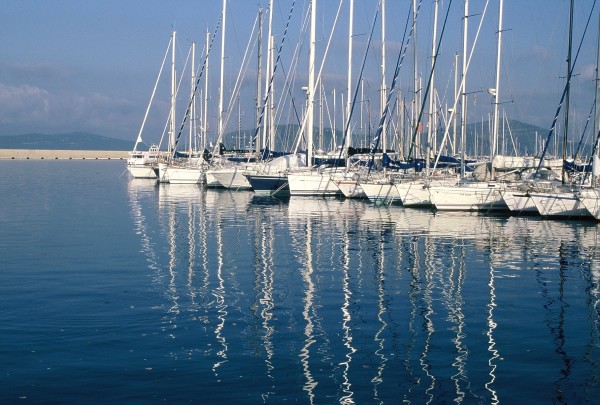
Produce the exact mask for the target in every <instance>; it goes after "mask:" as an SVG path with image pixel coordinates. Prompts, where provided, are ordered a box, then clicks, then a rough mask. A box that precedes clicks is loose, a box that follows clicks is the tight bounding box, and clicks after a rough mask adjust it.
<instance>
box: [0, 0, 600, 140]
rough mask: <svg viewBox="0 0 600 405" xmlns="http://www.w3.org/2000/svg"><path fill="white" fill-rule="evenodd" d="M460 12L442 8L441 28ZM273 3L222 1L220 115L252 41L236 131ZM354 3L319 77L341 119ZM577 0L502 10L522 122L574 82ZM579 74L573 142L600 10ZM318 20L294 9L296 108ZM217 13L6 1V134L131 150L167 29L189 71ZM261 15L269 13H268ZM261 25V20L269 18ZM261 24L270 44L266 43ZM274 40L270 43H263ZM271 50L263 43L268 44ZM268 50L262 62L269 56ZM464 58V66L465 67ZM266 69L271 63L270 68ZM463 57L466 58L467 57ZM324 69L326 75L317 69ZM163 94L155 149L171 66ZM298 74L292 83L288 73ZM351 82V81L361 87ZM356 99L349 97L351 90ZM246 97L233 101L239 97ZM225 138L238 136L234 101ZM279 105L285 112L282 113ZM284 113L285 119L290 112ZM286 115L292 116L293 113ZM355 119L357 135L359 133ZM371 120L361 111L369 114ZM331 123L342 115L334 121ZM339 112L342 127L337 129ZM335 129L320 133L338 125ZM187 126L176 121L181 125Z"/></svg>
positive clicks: (392, 46) (455, 40)
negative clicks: (123, 145)
mask: <svg viewBox="0 0 600 405" xmlns="http://www.w3.org/2000/svg"><path fill="white" fill-rule="evenodd" d="M377 3H378V1H376V0H355V6H354V9H355V19H354V34H355V36H354V46H353V76H354V80H355V81H356V77H357V75H358V72H359V68H360V65H361V62H362V59H363V57H364V54H365V49H366V41H367V37H368V36H367V34H368V32H369V30H370V25H371V22H372V21H373V17H374V13H375V10H376V8H377ZM450 3H451V2H450V1H449V0H440V2H439V17H438V18H439V28H438V36H439V33H440V31H441V26H442V23H443V21H444V16H445V13H446V10H447V8H448V6H449V4H450ZM592 3H593V0H576V10H575V17H574V23H575V29H574V35H573V43H574V46H573V57H574V55H575V52H576V50H577V47H578V46H579V41H580V40H581V36H582V32H583V28H584V24H585V22H586V20H587V18H588V14H589V12H590V9H591V6H592ZM259 4H262V6H263V9H265V10H266V9H267V6H268V1H266V0H229V1H228V3H227V20H226V24H227V25H226V39H227V41H226V42H227V45H226V50H225V85H224V94H225V101H224V105H225V108H227V106H228V105H229V103H230V99H231V94H232V91H233V87H234V84H235V82H236V77H237V75H238V71H239V70H240V66H242V58H243V55H244V51H245V49H246V46H247V44H248V43H249V38H252V39H253V41H251V42H250V48H251V50H253V54H252V56H251V59H250V62H249V64H248V68H247V70H246V73H245V75H244V85H243V86H242V88H241V91H240V93H239V95H238V96H239V100H240V103H239V109H240V110H241V121H242V124H241V126H242V127H243V128H250V127H252V125H253V124H252V123H253V122H254V108H253V103H254V99H255V97H256V56H255V54H256V50H255V49H256V48H255V45H254V44H255V41H254V39H255V38H256V36H255V35H254V36H251V32H252V29H253V25H254V22H255V19H256V15H257V12H258V6H259ZM411 4H412V0H387V1H386V44H387V45H386V79H387V82H388V86H389V83H390V82H391V79H392V74H393V70H394V67H395V63H396V60H397V57H398V51H399V44H400V41H401V39H402V35H403V31H404V26H405V22H406V18H407V15H408V12H409V8H410V6H411ZM433 4H434V1H433V0H423V1H422V5H421V10H420V12H419V16H418V22H417V34H416V36H417V44H418V46H417V51H416V54H417V70H418V73H419V76H420V77H421V80H422V84H423V86H424V85H425V83H426V81H427V78H428V76H429V66H430V64H431V38H432V19H433ZM291 5H292V0H275V7H274V16H273V34H274V35H275V41H276V46H277V47H279V46H280V44H281V39H282V35H283V29H284V25H285V21H286V20H287V18H288V13H289V11H290V7H291ZM348 5H349V0H345V1H343V3H342V6H341V12H340V15H339V20H338V22H337V25H336V27H335V31H334V34H333V40H332V46H331V49H330V50H329V53H328V55H327V58H326V59H325V61H326V62H325V66H324V68H323V86H324V94H325V96H326V98H327V105H328V106H329V109H330V110H332V109H333V93H334V90H335V93H336V100H337V107H338V110H339V109H340V105H341V97H342V94H343V97H344V98H346V97H347V95H346V80H347V79H346V73H347V58H348V56H347V55H348V53H347V42H348V41H347V36H348V26H349V24H348V8H349V7H348ZM484 5H485V1H484V0H470V2H469V8H470V10H469V14H471V17H470V18H469V19H468V20H469V26H468V29H469V35H468V38H469V46H472V44H473V42H474V39H475V34H476V32H477V28H478V25H479V22H480V19H481V17H482V12H483V9H484ZM338 6H339V2H338V1H337V0H321V1H319V3H318V5H317V9H318V13H317V14H318V18H317V20H318V28H317V40H318V42H317V54H318V56H317V61H319V63H320V62H321V61H322V60H323V55H324V51H325V46H326V44H327V40H328V37H329V35H330V32H331V29H332V27H333V25H334V18H335V15H336V11H337V9H338ZM463 7H464V0H453V1H452V3H451V8H450V13H449V17H448V21H447V28H446V32H445V34H444V37H443V39H442V45H441V52H440V56H439V60H438V68H437V69H436V83H435V88H436V89H437V94H438V97H439V99H440V100H441V103H442V105H445V104H448V105H451V104H452V101H453V96H452V94H453V92H454V68H453V62H454V55H455V54H456V53H459V54H461V53H462V29H463V28H462V15H463V12H464V11H463ZM568 8H569V1H568V0H505V1H504V29H505V31H504V33H503V44H502V69H501V72H502V79H501V84H500V101H501V102H502V107H503V109H505V111H506V114H507V115H508V116H509V117H510V118H513V119H517V120H520V121H524V122H528V123H532V124H536V125H540V126H542V127H545V128H548V127H549V126H550V124H551V122H552V118H553V116H554V113H555V110H556V107H557V105H558V101H559V99H560V95H561V93H562V89H563V86H564V76H565V74H566V62H565V61H566V55H567V43H568ZM599 8H600V6H599V7H596V10H594V13H593V16H592V19H591V23H590V28H589V31H588V33H587V37H586V39H585V42H584V44H583V47H582V51H581V55H580V57H579V60H578V61H577V66H576V68H575V74H576V76H575V78H574V80H573V90H572V99H571V106H572V108H571V111H572V116H571V123H572V125H573V128H574V131H577V130H578V129H577V128H581V127H583V125H584V121H585V118H586V117H587V114H588V112H589V110H590V108H591V105H592V102H593V89H594V82H593V79H594V74H595V64H596V62H595V60H596V47H597V37H598V25H599V23H598V20H599V18H598V9H599ZM308 9H309V1H308V0H297V1H296V4H295V8H294V11H293V14H292V20H291V23H290V28H289V33H288V37H287V38H286V41H285V43H284V46H283V50H282V54H281V62H282V65H281V66H283V68H278V69H279V70H278V76H277V79H276V82H275V91H276V94H277V95H276V100H279V99H280V97H281V96H280V94H281V90H282V88H283V86H284V85H283V83H284V79H283V76H282V73H283V70H284V69H285V72H286V73H287V74H288V75H289V77H294V78H295V80H294V81H293V82H290V86H291V87H290V93H291V94H293V95H294V96H295V103H296V107H297V108H298V109H301V108H302V104H303V102H304V98H303V96H302V93H301V90H300V89H301V87H302V86H305V85H306V77H307V75H306V71H307V63H308V57H307V49H308V36H307V33H306V32H303V31H302V22H303V21H304V20H305V16H306V14H307V10H308ZM220 12H221V1H220V0H210V1H209V0H179V1H164V0H144V1H133V0H103V1H84V0H53V1H42V0H2V1H1V2H0V55H1V56H0V134H19V133H27V132H41V133H57V132H71V131H86V132H93V133H97V134H101V135H106V136H111V137H115V138H120V139H131V140H132V142H133V141H134V140H135V137H136V135H137V132H138V131H139V128H140V125H141V122H142V119H143V116H144V111H145V109H146V106H147V103H148V101H149V98H150V94H151V92H152V88H153V86H154V81H155V79H156V76H157V74H158V71H159V68H160V64H161V61H162V59H163V56H164V54H165V51H166V49H167V45H168V42H169V38H170V35H171V31H172V30H173V29H175V30H176V31H177V39H178V40H177V47H176V52H177V62H176V64H177V67H178V73H181V72H182V70H183V65H184V62H185V58H186V56H187V54H188V50H189V47H190V43H191V41H196V42H197V44H198V45H197V53H196V63H197V64H201V63H202V61H203V55H204V42H205V37H206V34H205V33H206V31H207V30H209V31H210V32H211V33H212V32H213V30H214V29H215V27H216V24H217V21H218V19H219V15H220ZM265 17H266V16H265ZM265 20H266V18H265ZM266 25H267V23H266V21H265V26H264V36H265V38H266V31H267V29H266ZM497 28H498V0H490V2H489V6H488V9H487V11H486V15H485V18H484V20H483V25H482V29H481V33H480V34H479V38H478V42H477V45H476V47H475V51H474V56H473V61H472V62H471V66H470V68H469V75H468V85H467V87H468V88H467V91H468V92H470V93H471V95H470V97H469V121H479V120H481V118H482V117H484V119H487V114H488V113H489V112H490V110H491V98H490V96H489V95H488V94H487V92H486V89H488V88H491V87H494V77H495V61H496V43H497V39H496V38H497V36H496V31H497ZM220 41H221V32H219V33H218V34H217V36H216V38H215V43H214V45H213V49H212V51H211V54H210V59H209V78H210V104H209V127H210V129H211V130H212V131H214V129H215V128H216V126H217V123H216V120H217V118H216V117H217V99H218V91H219V88H218V87H219V75H218V73H219V63H220V52H221V50H220ZM265 41H266V39H265ZM298 44H301V47H300V49H299V51H298V52H300V56H299V61H298V66H297V68H296V69H292V68H291V66H290V65H291V63H292V61H293V54H294V52H295V50H296V46H297V45H298ZM264 48H266V45H265V47H264ZM265 53H266V51H265ZM381 54H382V51H381V20H378V21H377V25H376V28H375V31H374V36H373V42H372V44H371V48H370V49H369V53H368V57H367V62H366V65H365V73H364V89H365V96H364V99H365V100H369V101H368V103H367V102H366V101H365V102H364V103H362V104H361V105H363V106H366V105H369V106H370V107H371V114H370V116H371V120H372V121H373V122H377V121H378V114H379V113H378V111H379V102H378V91H377V89H378V88H379V86H380V81H381V70H380V66H381ZM460 57H461V56H460V55H459V58H460ZM413 59H414V58H413V51H412V48H410V49H409V51H408V53H407V55H406V58H405V59H404V63H403V65H402V68H401V78H400V80H399V89H400V91H401V93H402V95H403V97H405V98H406V100H407V101H410V100H411V99H412V93H413V88H414V87H413V80H412V75H413ZM263 60H264V59H263ZM459 60H460V59H459ZM318 68H319V67H318V66H317V69H318ZM165 69H166V72H165V75H164V77H163V79H161V86H160V87H159V89H158V90H157V96H156V103H155V105H154V106H153V108H152V110H151V113H150V117H149V122H148V124H147V127H146V129H145V132H144V139H146V140H148V141H149V142H150V141H153V140H155V139H157V138H158V137H159V136H160V134H161V133H162V131H163V126H164V123H165V121H166V119H167V115H166V114H167V112H168V105H169V101H168V97H169V96H168V89H169V75H168V68H165ZM290 70H291V71H292V73H294V72H295V73H296V75H295V76H294V75H293V74H292V73H290ZM183 74H184V82H183V84H182V85H181V91H180V93H179V96H178V106H179V107H178V119H177V120H178V123H179V122H180V121H181V117H182V115H183V112H184V106H185V105H186V104H187V100H188V96H189V75H190V73H189V68H188V70H186V72H185V73H183ZM355 85H356V82H354V84H353V87H354V86H355ZM352 91H354V89H353V90H352ZM236 100H237V99H236ZM236 100H234V103H233V106H234V108H233V110H235V111H233V114H232V117H231V118H230V119H229V121H228V124H227V128H226V130H227V131H232V130H237V128H238V104H237V101H236ZM281 104H282V106H283V105H284V103H283V102H282V103H281ZM289 105H291V104H290V102H289V100H288V101H286V102H285V106H286V107H283V108H282V111H281V112H280V113H279V114H280V115H279V117H280V118H279V121H280V122H287V121H292V122H293V121H294V120H295V118H293V114H292V113H291V110H290V109H289ZM285 109H287V110H285ZM284 110H285V111H284ZM358 113H359V110H358V109H357V112H356V115H355V117H356V120H355V124H354V125H355V126H358V125H359V124H358V121H359V119H360V118H359V115H358ZM363 113H364V116H365V118H363V119H366V116H367V113H366V107H365V109H363ZM331 114H333V112H332V111H331ZM340 114H341V113H340V112H338V118H336V119H337V120H338V121H337V122H338V124H337V125H338V126H340V122H341V118H339V117H341V115H340ZM330 122H331V120H329V121H327V122H326V124H325V126H330V125H329V123H330ZM178 126H179V124H178Z"/></svg>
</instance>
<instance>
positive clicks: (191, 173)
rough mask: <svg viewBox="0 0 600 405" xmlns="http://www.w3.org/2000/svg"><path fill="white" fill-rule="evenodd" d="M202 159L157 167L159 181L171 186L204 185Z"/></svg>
mask: <svg viewBox="0 0 600 405" xmlns="http://www.w3.org/2000/svg"><path fill="white" fill-rule="evenodd" d="M202 164H203V163H202V158H190V159H185V160H182V161H178V160H172V161H170V162H168V163H166V162H161V163H158V165H157V170H156V171H157V172H158V181H159V182H161V183H170V184H204V183H205V178H204V170H203V167H202Z"/></svg>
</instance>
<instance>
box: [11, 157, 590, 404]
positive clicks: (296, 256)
mask: <svg viewBox="0 0 600 405" xmlns="http://www.w3.org/2000/svg"><path fill="white" fill-rule="evenodd" d="M123 169H124V162H123V161H83V162H82V161H78V162H75V161H2V162H0V190H2V192H1V194H0V205H1V210H0V331H1V332H0V364H1V368H0V372H1V375H0V402H1V403H12V402H34V403H39V402H60V403H65V402H76V403H94V402H95V403H106V402H163V401H168V402H172V403H185V402H199V403H224V402H225V401H227V402H228V403H269V404H279V403H282V402H284V401H286V402H294V403H296V402H297V403H318V404H323V403H361V404H365V403H368V404H373V403H392V404H397V403H413V404H422V403H432V404H438V403H462V404H473V403H476V404H490V403H507V404H511V403H524V402H526V403H529V404H535V403H539V404H548V403H584V402H586V401H587V402H589V403H598V398H599V397H600V323H599V316H600V312H599V309H600V308H599V300H600V297H599V295H600V287H599V281H600V280H599V279H600V251H599V249H598V247H597V244H598V238H599V237H600V231H599V229H600V228H599V227H600V226H599V225H596V224H595V223H577V222H559V221H543V220H538V219H530V218H515V217H498V216H495V217H489V216H478V215H470V214H463V213H452V214H448V213H443V214H438V215H435V216H434V215H433V214H432V213H431V212H429V211H420V210H408V209H404V208H402V207H395V206H393V207H374V206H372V205H370V204H368V203H366V202H364V201H350V200H337V199H311V198H294V197H292V198H290V199H288V200H277V199H270V198H257V197H255V196H254V195H253V193H251V192H228V191H222V190H204V189H202V188H199V187H197V186H180V185H173V186H169V185H160V186H158V185H156V184H155V183H154V182H153V181H140V180H131V179H129V178H128V177H127V175H126V174H122V173H123Z"/></svg>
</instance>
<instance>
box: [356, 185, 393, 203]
mask: <svg viewBox="0 0 600 405" xmlns="http://www.w3.org/2000/svg"><path fill="white" fill-rule="evenodd" d="M361 187H362V189H363V190H364V192H365V194H366V195H367V198H368V199H369V201H371V202H373V203H376V204H382V203H385V204H391V203H395V202H400V201H401V200H400V194H399V193H398V189H397V188H396V185H395V184H393V183H391V182H387V183H383V182H382V183H377V182H374V183H366V182H365V183H361Z"/></svg>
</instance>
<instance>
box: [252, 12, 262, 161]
mask: <svg viewBox="0 0 600 405" xmlns="http://www.w3.org/2000/svg"><path fill="white" fill-rule="evenodd" d="M262 24H263V10H262V7H260V6H259V7H258V41H257V42H258V51H257V58H256V59H257V67H256V72H257V74H256V117H255V122H256V127H257V128H258V126H259V121H260V108H261V105H262V102H261V93H262V88H261V85H262ZM254 144H255V145H254V146H255V150H256V152H258V151H260V140H259V139H258V137H257V139H255V140H254Z"/></svg>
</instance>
